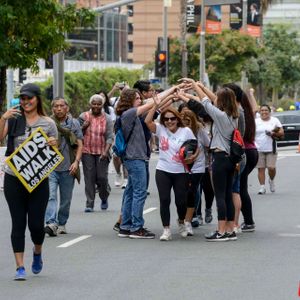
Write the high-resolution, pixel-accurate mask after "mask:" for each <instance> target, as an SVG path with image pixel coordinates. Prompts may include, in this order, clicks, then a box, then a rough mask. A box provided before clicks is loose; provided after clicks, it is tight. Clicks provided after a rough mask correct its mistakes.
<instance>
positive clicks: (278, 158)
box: [277, 156, 285, 160]
mask: <svg viewBox="0 0 300 300" xmlns="http://www.w3.org/2000/svg"><path fill="white" fill-rule="evenodd" d="M283 158H285V156H280V157H277V160H280V159H283Z"/></svg>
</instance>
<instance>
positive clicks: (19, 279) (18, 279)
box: [14, 277, 27, 281]
mask: <svg viewBox="0 0 300 300" xmlns="http://www.w3.org/2000/svg"><path fill="white" fill-rule="evenodd" d="M26 280H27V279H26V277H19V278H14V281H26Z"/></svg>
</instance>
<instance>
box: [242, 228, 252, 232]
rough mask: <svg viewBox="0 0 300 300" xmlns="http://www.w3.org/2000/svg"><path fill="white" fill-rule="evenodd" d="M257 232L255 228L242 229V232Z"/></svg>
mask: <svg viewBox="0 0 300 300" xmlns="http://www.w3.org/2000/svg"><path fill="white" fill-rule="evenodd" d="M254 231H255V228H253V229H244V230H243V229H242V232H254Z"/></svg>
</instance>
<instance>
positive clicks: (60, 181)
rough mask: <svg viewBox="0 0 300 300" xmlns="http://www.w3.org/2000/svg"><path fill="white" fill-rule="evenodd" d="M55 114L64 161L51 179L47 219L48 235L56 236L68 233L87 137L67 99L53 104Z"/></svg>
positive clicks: (58, 99) (60, 99)
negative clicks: (75, 188)
mask: <svg viewBox="0 0 300 300" xmlns="http://www.w3.org/2000/svg"><path fill="white" fill-rule="evenodd" d="M52 112H53V119H54V120H55V122H56V125H57V128H58V134H59V136H58V139H59V150H60V152H61V153H62V155H63V157H64V160H63V161H62V163H61V164H60V165H59V166H58V167H57V168H56V169H55V171H53V172H52V173H51V174H50V176H49V189H50V196H49V201H48V206H47V210H46V217H45V221H46V226H45V232H46V233H47V234H48V235H49V236H56V235H57V233H61V234H64V233H67V230H66V223H67V221H68V218H69V213H70V206H71V200H72V194H73V188H74V183H75V178H77V180H78V181H79V174H80V173H79V162H80V158H81V154H82V139H83V136H82V131H81V128H80V124H79V122H78V121H77V120H76V119H73V118H72V117H71V116H70V115H69V114H68V113H69V105H68V103H67V101H66V100H65V99H62V98H55V99H54V100H53V101H52ZM58 187H59V192H60V204H59V206H58V198H57V189H58Z"/></svg>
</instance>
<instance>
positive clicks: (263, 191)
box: [258, 187, 266, 195]
mask: <svg viewBox="0 0 300 300" xmlns="http://www.w3.org/2000/svg"><path fill="white" fill-rule="evenodd" d="M265 193H266V189H265V187H261V188H260V189H259V191H258V194H259V195H263V194H265Z"/></svg>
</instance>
